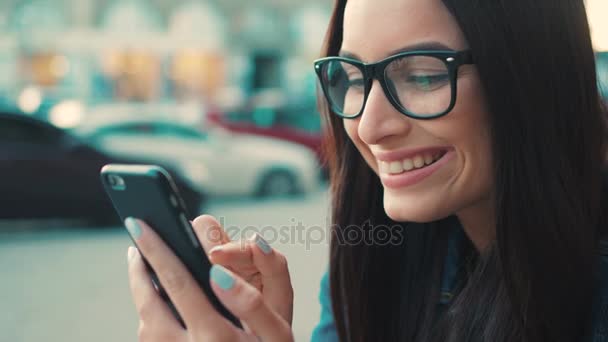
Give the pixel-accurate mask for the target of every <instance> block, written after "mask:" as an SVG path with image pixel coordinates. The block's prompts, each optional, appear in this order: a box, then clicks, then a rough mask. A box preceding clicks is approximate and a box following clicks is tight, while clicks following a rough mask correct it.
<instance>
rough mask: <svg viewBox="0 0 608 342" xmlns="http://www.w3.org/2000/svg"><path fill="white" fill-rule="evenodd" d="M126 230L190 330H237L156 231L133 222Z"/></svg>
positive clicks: (129, 222)
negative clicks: (210, 300)
mask: <svg viewBox="0 0 608 342" xmlns="http://www.w3.org/2000/svg"><path fill="white" fill-rule="evenodd" d="M125 226H126V227H127V229H128V230H129V232H130V233H131V236H132V237H133V239H134V240H135V241H136V243H137V246H138V247H139V250H140V251H141V253H142V254H143V255H144V256H145V258H146V260H148V263H149V264H150V266H151V267H152V269H153V270H154V272H155V273H156V275H157V276H158V279H159V280H160V283H161V285H162V286H163V288H164V289H165V292H166V293H167V295H168V296H169V298H170V299H171V302H173V304H174V305H175V307H176V308H177V311H178V312H179V313H180V315H181V317H182V318H183V320H184V322H185V323H186V326H188V327H190V326H197V327H198V326H201V327H202V328H204V329H208V330H209V331H211V330H215V329H225V331H227V332H229V331H231V330H232V329H233V328H234V327H233V326H232V325H231V324H230V323H229V322H228V321H227V320H226V319H224V318H223V317H222V316H221V315H220V314H219V313H218V312H217V311H216V310H215V308H214V307H213V306H212V305H211V303H210V302H209V301H208V300H207V298H206V296H205V295H204V293H203V291H202V290H201V288H200V287H199V286H198V284H197V283H196V281H195V280H194V278H193V277H192V275H191V274H190V272H189V271H188V270H187V269H186V268H185V267H184V265H183V264H182V262H181V261H180V260H179V259H178V258H177V257H176V256H175V254H174V253H173V252H172V251H171V250H170V249H169V247H167V245H166V244H165V243H164V242H163V241H162V240H161V238H160V237H159V236H158V235H157V234H156V233H155V232H154V230H152V229H151V228H150V227H149V226H148V225H147V224H146V223H144V222H143V221H141V220H136V219H133V218H127V219H126V220H125ZM231 328H232V329H231Z"/></svg>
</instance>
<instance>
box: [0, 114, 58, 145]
mask: <svg viewBox="0 0 608 342" xmlns="http://www.w3.org/2000/svg"><path fill="white" fill-rule="evenodd" d="M63 137H64V135H63V133H62V132H61V131H59V130H56V129H54V128H52V127H45V126H43V125H38V124H35V123H31V122H27V121H24V120H12V119H0V141H1V142H20V143H31V144H40V145H58V144H60V143H61V141H62V138H63Z"/></svg>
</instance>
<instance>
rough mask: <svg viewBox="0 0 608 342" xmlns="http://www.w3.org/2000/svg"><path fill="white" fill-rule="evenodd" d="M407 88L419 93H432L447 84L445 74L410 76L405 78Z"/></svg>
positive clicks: (447, 78)
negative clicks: (419, 91)
mask: <svg viewBox="0 0 608 342" xmlns="http://www.w3.org/2000/svg"><path fill="white" fill-rule="evenodd" d="M405 82H406V83H407V85H408V87H413V88H415V89H417V90H421V91H433V90H435V89H438V88H441V87H443V86H444V85H446V84H448V83H449V75H448V74H447V73H428V74H423V73H419V74H410V75H408V76H407V77H406V78H405Z"/></svg>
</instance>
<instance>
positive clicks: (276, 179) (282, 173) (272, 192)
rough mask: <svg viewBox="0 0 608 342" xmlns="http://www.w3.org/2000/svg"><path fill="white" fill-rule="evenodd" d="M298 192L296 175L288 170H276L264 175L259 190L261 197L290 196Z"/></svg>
mask: <svg viewBox="0 0 608 342" xmlns="http://www.w3.org/2000/svg"><path fill="white" fill-rule="evenodd" d="M297 193H298V186H297V181H296V177H295V176H294V175H293V174H292V173H291V172H289V171H286V170H275V171H271V172H269V173H267V174H266V175H265V176H264V177H262V181H261V182H260V186H259V189H258V191H257V194H258V196H260V197H279V196H289V195H294V194H297Z"/></svg>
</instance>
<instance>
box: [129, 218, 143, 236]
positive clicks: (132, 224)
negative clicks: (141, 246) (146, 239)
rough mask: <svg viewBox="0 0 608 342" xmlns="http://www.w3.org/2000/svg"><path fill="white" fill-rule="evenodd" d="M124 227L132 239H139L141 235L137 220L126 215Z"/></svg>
mask: <svg viewBox="0 0 608 342" xmlns="http://www.w3.org/2000/svg"><path fill="white" fill-rule="evenodd" d="M125 227H127V230H128V231H129V234H131V236H132V237H133V239H135V240H137V239H139V237H140V236H141V227H140V226H139V223H137V220H135V219H134V218H132V217H127V218H126V219H125Z"/></svg>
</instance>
